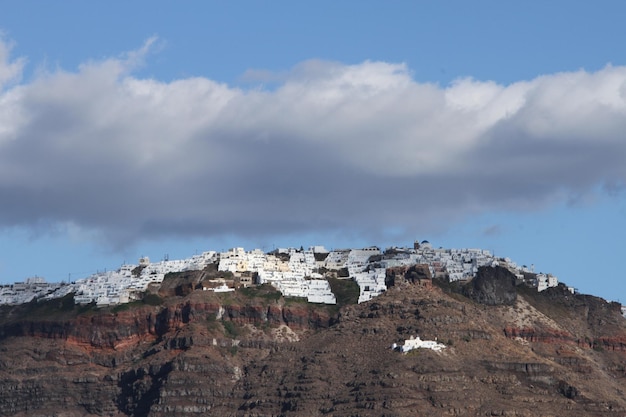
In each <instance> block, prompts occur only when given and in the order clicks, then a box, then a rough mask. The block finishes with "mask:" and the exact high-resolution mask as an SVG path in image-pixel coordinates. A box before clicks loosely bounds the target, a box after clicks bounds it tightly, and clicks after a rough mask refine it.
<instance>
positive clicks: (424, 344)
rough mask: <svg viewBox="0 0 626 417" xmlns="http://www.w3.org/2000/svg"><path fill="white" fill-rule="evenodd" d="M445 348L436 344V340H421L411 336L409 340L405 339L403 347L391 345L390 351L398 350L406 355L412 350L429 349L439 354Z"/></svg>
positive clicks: (440, 344) (441, 344)
mask: <svg viewBox="0 0 626 417" xmlns="http://www.w3.org/2000/svg"><path fill="white" fill-rule="evenodd" d="M445 348H446V345H444V344H443V343H439V342H437V340H422V339H420V337H419V336H417V337H413V336H411V338H410V339H406V340H405V341H404V344H403V345H398V344H396V343H394V344H392V345H391V349H393V350H399V351H400V352H402V353H408V352H410V351H412V350H414V349H431V350H434V351H435V352H441V351H442V350H443V349H445Z"/></svg>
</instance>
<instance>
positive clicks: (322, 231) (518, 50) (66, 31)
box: [0, 1, 626, 300]
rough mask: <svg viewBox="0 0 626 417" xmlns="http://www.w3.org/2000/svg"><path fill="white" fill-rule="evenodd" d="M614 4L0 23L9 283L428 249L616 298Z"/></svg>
mask: <svg viewBox="0 0 626 417" xmlns="http://www.w3.org/2000/svg"><path fill="white" fill-rule="evenodd" d="M625 18H626V5H624V4H623V2H619V1H600V2H595V3H594V4H593V5H592V4H590V3H588V2H572V1H567V2H566V1H551V2H501V1H478V2H466V1H446V2H413V1H406V2H403V1H395V2H382V1H358V2H357V1H343V2H326V1H317V2H310V3H308V4H298V3H297V2H287V1H273V2H229V3H226V2H194V1H191V2H185V3H178V4H173V3H170V2H159V1H152V2H142V1H135V2H115V1H113V2H106V3H94V2H79V1H65V2H56V4H54V3H52V2H44V1H22V2H11V3H9V2H3V3H2V4H0V32H1V33H2V38H1V41H0V202H1V205H0V249H1V251H0V282H13V281H17V280H22V279H24V278H26V277H29V276H34V275H38V276H43V277H45V278H47V279H48V280H49V281H58V280H67V279H78V278H81V277H84V276H86V275H88V274H90V273H92V272H95V271H96V270H103V269H111V268H117V267H118V266H119V265H120V264H121V263H122V262H124V261H126V262H136V261H137V258H138V257H139V256H143V255H147V256H150V257H151V258H152V259H160V258H162V257H163V256H165V255H169V257H170V258H180V257H187V256H190V255H193V254H194V253H195V252H197V251H203V250H208V249H215V250H222V249H226V248H228V247H231V246H235V245H236V246H245V247H247V248H252V247H260V248H264V249H267V250H271V249H272V248H273V247H278V246H300V245H304V246H308V245H312V244H323V245H325V246H326V247H328V248H336V247H346V246H369V245H378V246H381V247H386V246H391V245H398V246H401V245H410V244H411V243H412V241H413V240H414V239H419V240H422V239H428V240H430V241H431V242H432V243H433V244H434V245H435V246H444V247H481V248H486V249H490V250H492V251H494V252H495V253H496V255H498V256H508V257H510V258H512V259H513V260H515V261H517V262H518V263H520V264H527V265H529V264H534V265H535V267H536V270H540V271H543V272H551V273H553V274H555V275H557V276H558V277H559V278H560V279H561V280H562V281H565V282H567V283H568V284H570V285H573V286H575V287H577V288H579V290H580V291H582V292H585V293H592V294H595V295H600V296H603V297H605V298H608V299H611V300H620V299H621V300H624V299H626V279H625V278H626V273H625V272H623V271H622V270H621V269H620V267H619V265H620V260H621V259H622V256H623V252H624V250H625V249H626V238H625V237H624V234H625V233H624V232H626V197H625V194H624V184H625V182H626V164H625V163H624V161H625V160H626V138H625V137H624V133H623V132H626V66H625V65H626V62H625V61H626V50H625V49H624V48H623V47H621V43H622V41H623V39H626V27H625V26H624V25H623V21H624V20H625Z"/></svg>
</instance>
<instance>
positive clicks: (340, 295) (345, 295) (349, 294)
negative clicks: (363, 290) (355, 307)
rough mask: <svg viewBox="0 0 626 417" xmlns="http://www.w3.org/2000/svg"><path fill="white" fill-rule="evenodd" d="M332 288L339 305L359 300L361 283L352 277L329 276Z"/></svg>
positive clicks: (355, 302)
mask: <svg viewBox="0 0 626 417" xmlns="http://www.w3.org/2000/svg"><path fill="white" fill-rule="evenodd" d="M328 283H329V284H330V289H331V291H332V292H333V294H335V298H336V299H337V307H343V306H345V305H350V304H357V303H358V302H359V293H360V289H359V284H357V283H356V282H355V281H353V280H351V279H338V278H328Z"/></svg>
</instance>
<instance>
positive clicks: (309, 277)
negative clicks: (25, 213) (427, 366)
mask: <svg viewBox="0 0 626 417" xmlns="http://www.w3.org/2000/svg"><path fill="white" fill-rule="evenodd" d="M210 264H217V269H218V270H219V271H225V272H226V271H228V272H230V273H232V274H233V275H234V276H235V277H239V278H240V283H241V284H242V285H252V284H264V283H269V284H271V285H273V286H274V287H275V288H276V289H278V290H279V291H280V292H281V293H282V294H283V295H284V296H285V297H301V298H306V299H307V301H309V302H312V303H324V304H336V298H335V295H334V294H333V293H332V291H331V288H330V285H329V283H328V280H327V279H326V277H327V276H329V275H332V276H336V277H339V278H345V279H352V280H354V281H355V282H356V283H357V284H358V286H359V289H360V291H359V300H358V301H359V303H361V302H365V301H368V300H371V299H372V298H374V297H377V296H378V295H380V294H382V293H383V292H385V291H386V290H387V286H386V284H385V278H386V270H387V268H394V267H403V266H411V265H415V264H425V265H428V268H429V269H430V272H431V275H432V276H433V277H448V278H449V279H450V281H457V280H464V279H471V278H472V277H474V276H475V274H476V272H477V271H478V268H479V267H481V266H495V265H501V266H504V267H506V268H508V269H509V270H510V271H511V272H513V273H514V274H516V276H518V278H521V279H523V277H524V273H525V272H532V271H531V269H532V268H531V269H528V268H526V267H525V266H524V267H519V266H518V265H517V264H515V263H514V262H513V261H511V260H510V259H508V258H499V259H498V258H495V257H494V256H493V255H492V254H491V253H490V252H489V251H487V250H482V249H443V248H439V249H435V248H433V247H432V245H431V244H430V243H429V242H427V241H422V242H421V243H419V242H415V244H414V245H413V247H412V248H395V247H394V248H389V249H387V250H385V251H384V252H383V251H381V250H380V249H379V248H377V247H368V248H362V249H340V250H331V251H328V250H326V249H325V248H324V247H323V246H311V247H310V248H308V249H303V248H301V249H294V248H288V249H277V250H275V251H273V252H271V253H264V252H263V251H261V250H259V249H254V250H251V251H246V250H244V248H233V249H230V250H228V251H226V252H215V251H208V252H203V253H202V254H200V255H195V256H192V257H191V258H187V259H182V260H168V259H166V260H163V261H160V262H150V260H149V259H148V258H141V259H140V260H139V264H138V265H122V266H121V267H120V269H118V270H116V271H108V272H107V271H105V272H99V273H96V274H93V275H90V276H88V277H86V278H83V279H80V280H78V281H76V282H74V283H67V284H64V283H61V284H48V283H46V282H45V280H43V279H41V278H30V279H28V280H26V281H25V282H19V283H15V284H12V285H5V286H2V287H0V304H21V303H25V302H29V301H31V300H33V299H41V298H43V299H49V298H58V297H62V296H64V295H66V294H69V293H71V292H73V293H74V294H75V296H74V297H75V298H74V299H75V301H76V302H77V303H80V304H85V303H91V302H95V303H97V304H98V305H112V304H120V303H127V302H129V301H132V300H133V299H135V296H136V295H137V294H139V293H142V292H144V291H145V290H146V289H147V288H148V286H149V285H150V284H153V283H160V282H162V281H163V278H164V277H165V275H166V274H168V273H171V272H182V271H190V270H202V269H204V268H206V267H207V266H208V265H210ZM534 276H536V282H533V283H531V284H532V285H534V286H536V287H537V289H538V290H539V291H542V290H544V289H546V288H548V287H553V286H556V285H557V284H558V280H557V279H556V277H554V276H552V275H545V274H537V275H534ZM244 277H245V278H244ZM252 277H254V279H253V278H252ZM220 288H221V289H220V291H224V290H225V287H224V285H222V286H221V287H220Z"/></svg>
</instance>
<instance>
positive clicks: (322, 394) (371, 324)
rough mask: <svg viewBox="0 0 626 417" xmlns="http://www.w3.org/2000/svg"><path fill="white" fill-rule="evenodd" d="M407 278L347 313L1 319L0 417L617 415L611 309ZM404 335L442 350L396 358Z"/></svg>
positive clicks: (255, 296) (6, 315)
mask: <svg viewBox="0 0 626 417" xmlns="http://www.w3.org/2000/svg"><path fill="white" fill-rule="evenodd" d="M409 275H410V274H409ZM488 275H489V274H488ZM496 276H497V274H495V273H494V274H490V275H489V276H488V278H489V277H491V279H496V280H497V279H498V278H496ZM179 278H180V279H181V281H180V282H178V283H177V284H174V285H172V283H170V285H169V287H168V288H169V290H168V291H172V287H174V288H175V287H177V286H183V287H185V285H186V283H185V279H186V278H181V277H179ZM413 278H414V277H413V276H409V277H408V279H404V277H403V276H400V275H397V276H396V280H395V282H394V285H393V286H391V287H390V288H389V290H388V291H387V292H385V293H383V294H382V295H380V296H379V297H377V298H375V299H373V300H371V301H369V302H366V303H361V304H345V305H343V306H320V305H313V304H309V303H305V302H301V301H299V300H297V299H286V298H284V297H282V296H281V295H280V293H277V292H276V291H275V290H273V289H272V288H271V287H263V288H258V289H253V290H248V292H247V293H246V292H242V291H240V290H238V291H235V292H234V293H222V294H220V293H213V292H210V291H201V290H192V291H189V292H188V293H186V294H185V295H167V294H165V293H163V292H161V297H162V298H161V299H160V301H161V302H160V304H158V305H149V304H146V303H135V304H132V305H128V306H127V307H126V308H124V309H119V308H117V309H116V308H115V307H109V308H103V309H96V308H94V309H89V308H86V307H85V306H72V307H71V309H70V306H69V302H67V303H66V304H63V302H58V303H57V304H56V306H55V308H54V309H53V308H51V307H50V306H47V309H43V310H41V311H38V310H37V311H35V313H37V314H34V315H32V316H28V315H23V314H22V313H24V309H27V308H28V307H29V306H21V307H18V306H13V307H11V308H8V309H7V308H5V309H3V310H2V311H3V314H2V324H1V325H0V352H1V353H2V355H1V356H0V358H1V359H0V415H16V416H27V415H28V416H61V415H62V416H151V417H152V416H166V415H167V416H195V415H220V416H248V417H252V416H257V417H260V416H317V415H328V416H398V417H400V416H409V415H411V416H413V415H415V414H421V415H433V416H438V415H441V416H453V415H456V416H470V415H522V416H523V415H527V416H531V415H533V416H537V415H543V416H549V415H552V416H556V415H559V416H563V415H572V416H573V415H590V416H592V415H618V416H623V415H626V394H624V392H623V389H622V387H623V385H624V381H625V379H624V378H626V320H625V319H624V318H623V317H622V316H621V314H620V309H619V305H618V304H616V303H608V302H606V301H604V300H602V299H600V298H598V297H593V296H587V295H581V294H572V293H571V292H569V291H568V290H567V289H566V288H564V287H555V288H549V289H548V290H546V291H542V292H537V291H536V290H534V289H529V288H525V287H524V286H516V287H514V289H515V292H516V297H515V300H514V301H513V302H510V303H499V304H489V303H485V302H480V300H483V299H484V297H483V298H481V297H478V298H471V297H470V296H469V295H468V293H466V292H464V290H463V288H460V289H455V288H452V287H451V286H450V285H448V284H446V283H443V282H440V281H438V280H436V279H435V280H429V279H428V278H422V279H413ZM468 285H469V284H468ZM474 290H475V289H474ZM156 293H158V290H157V291H156ZM175 293H176V290H175V289H174V294H175ZM169 294H171V293H169ZM477 300H478V301H477ZM153 301H154V300H153ZM31 307H33V308H35V307H37V306H31ZM43 307H46V306H43ZM48 307H49V308H48ZM20 308H21V309H22V310H20ZM39 308H42V306H39ZM64 309H65V310H64ZM35 310H36V308H35ZM53 313H54V314H53ZM21 314H22V317H20V315H21ZM18 330H19V331H18ZM411 336H420V337H422V339H430V340H435V339H436V340H438V341H439V342H442V343H444V344H445V345H446V348H445V349H443V350H442V351H441V352H435V351H431V350H429V349H417V350H413V351H411V352H409V353H408V354H406V355H404V354H402V353H399V352H395V351H393V350H392V349H391V345H392V344H393V343H403V342H404V340H406V339H409V338H410V337H411Z"/></svg>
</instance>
